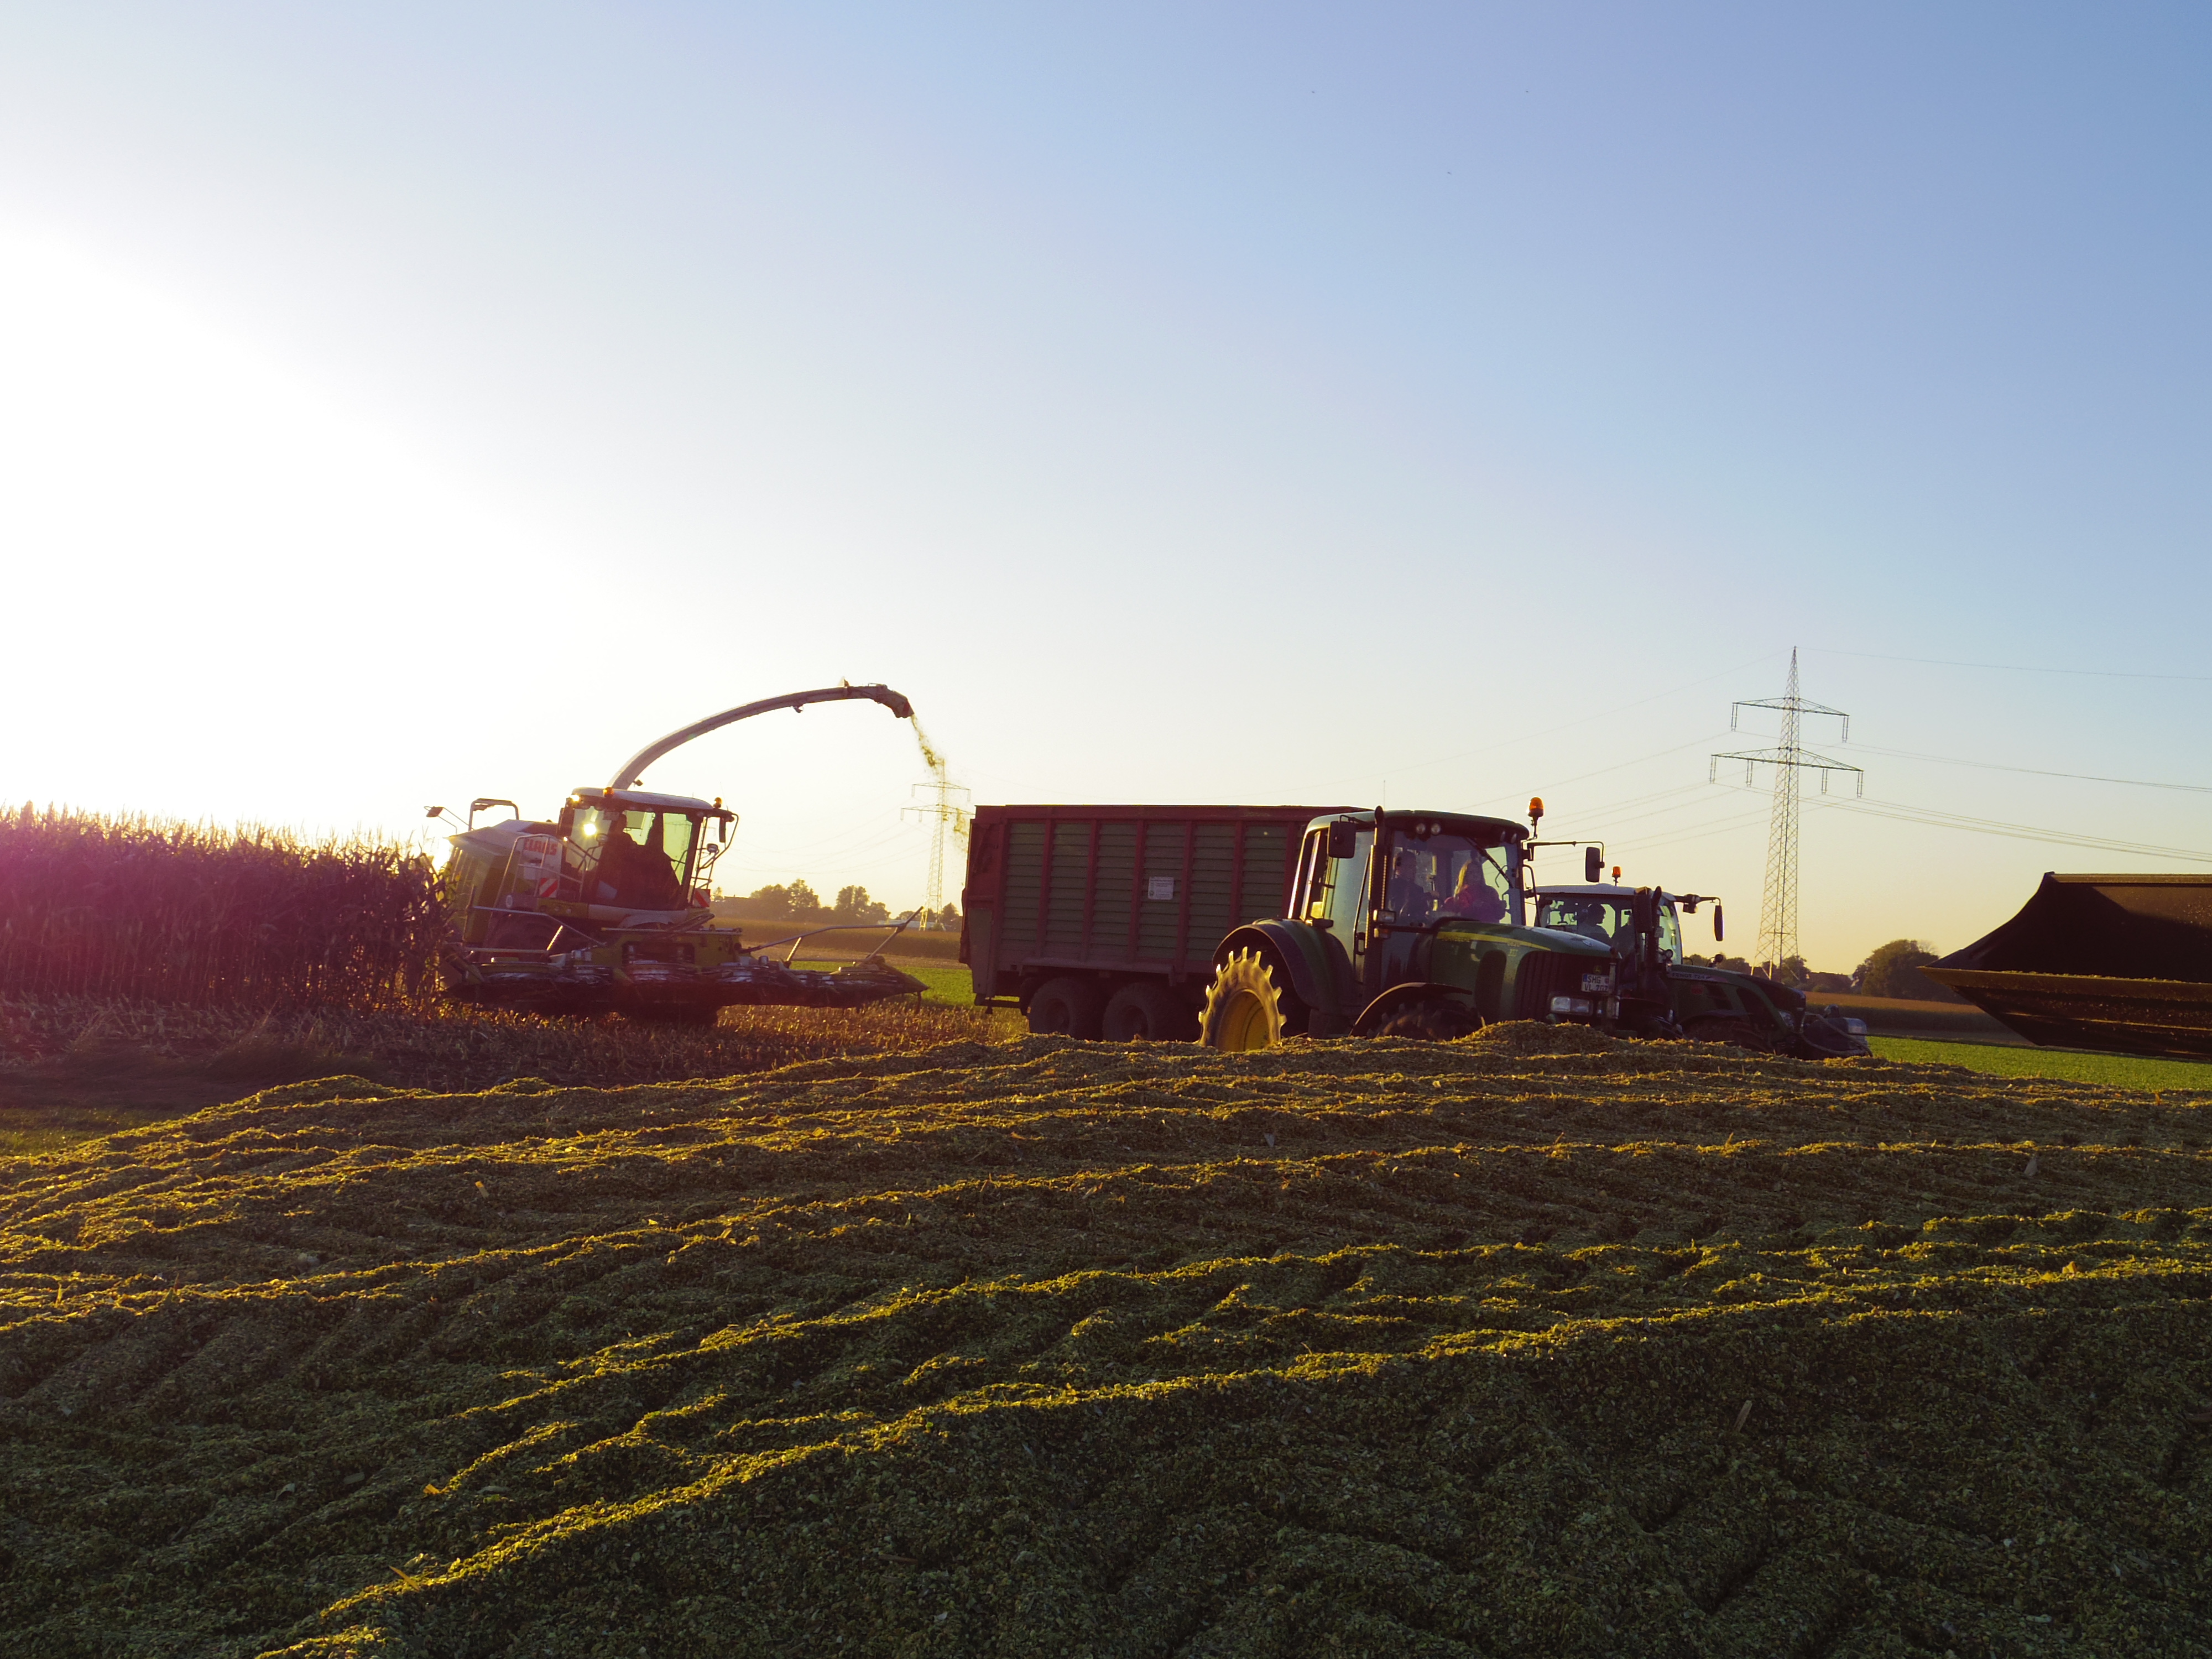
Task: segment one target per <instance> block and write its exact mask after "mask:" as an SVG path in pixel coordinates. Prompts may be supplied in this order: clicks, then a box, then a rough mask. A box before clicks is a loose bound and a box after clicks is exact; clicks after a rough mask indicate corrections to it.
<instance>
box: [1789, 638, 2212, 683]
mask: <svg viewBox="0 0 2212 1659" xmlns="http://www.w3.org/2000/svg"><path fill="white" fill-rule="evenodd" d="M1807 648H1808V650H1812V651H1816V652H1818V653H1820V654H1821V655H1822V656H1824V657H1862V658H1864V659H1866V660H1867V661H1869V662H1914V663H1919V664H1921V665H1923V666H1926V667H1929V668H1987V669H1992V670H1995V671H1997V672H1999V673H2004V674H2075V675H2080V676H2082V677H2084V678H2090V679H2101V680H2188V681H2191V682H2192V683H2197V684H2212V674H2148V673H2143V672H2141V671H2137V670H2134V669H2125V668H2054V667H2052V666H2051V665H2050V664H2048V663H2019V662H1959V661H1955V660H1954V659H1951V658H1949V657H1893V656H1890V655H1888V654H1887V653H1883V652H1880V651H1837V650H1833V649H1831V648H1830V647H1826V646H1819V645H1815V646H1810V647H1807Z"/></svg>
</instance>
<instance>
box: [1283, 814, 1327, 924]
mask: <svg viewBox="0 0 2212 1659" xmlns="http://www.w3.org/2000/svg"><path fill="white" fill-rule="evenodd" d="M1328 873H1329V871H1328V830H1326V829H1316V830H1315V831H1314V832H1313V833H1312V834H1311V835H1310V836H1307V837H1306V845H1305V851H1304V854H1302V855H1301V856H1300V858H1299V860H1298V897H1297V904H1296V905H1295V906H1294V907H1293V908H1292V909H1291V915H1294V916H1304V917H1305V918H1307V919H1308V920H1311V919H1312V918H1313V917H1315V916H1325V915H1328Z"/></svg>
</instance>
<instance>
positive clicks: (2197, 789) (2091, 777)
mask: <svg viewBox="0 0 2212 1659" xmlns="http://www.w3.org/2000/svg"><path fill="white" fill-rule="evenodd" d="M1847 746H1848V747H1850V748H1852V749H1856V750H1858V751H1859V752H1860V753H1861V754H1863V755H1888V756H1892V757H1895V758H1896V759H1898V760H1917V761H1932V762H1934V763H1936V764H1937V765H1939V766H1972V767H1976V768H1978V769H1981V770H1982V771H1984V772H2020V773H2024V774H2025V775H2027V776H2029V777H2032V778H2071V779H2072V780H2074V781H2075V782H2077V783H2123V784H2126V785H2127V786H2128V787H2130V788H2134V789H2176V790H2180V791H2182V792H2184V793H2187V794H2192V795H2212V784H2206V783H2160V782H2159V781H2156V780H2154V779H2151V778H2107V777H2100V776H2099V775H2096V774H2095V773H2092V772H2051V771H2046V770H2045V769H2043V768H2042V767H2039V766H2001V765H1999V764H1998V763H1996V762H1995V761H1972V760H1960V759H1958V758H1956V757H1954V756H1950V755H1918V754H1915V753H1913V751H1912V750H1909V749H1877V748H1875V746H1874V745H1873V744H1864V743H1854V744H1848V745H1847Z"/></svg>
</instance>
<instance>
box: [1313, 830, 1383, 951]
mask: <svg viewBox="0 0 2212 1659" xmlns="http://www.w3.org/2000/svg"><path fill="white" fill-rule="evenodd" d="M1374 843H1375V832H1374V831H1373V830H1372V829H1362V830H1361V831H1360V832H1359V834H1358V836H1356V837H1354V841H1353V847H1352V856H1351V857H1350V858H1348V859H1333V858H1329V857H1327V856H1326V854H1327V852H1328V843H1327V842H1323V843H1322V853H1323V854H1324V856H1323V857H1322V860H1321V869H1322V874H1323V877H1324V878H1325V880H1326V883H1327V884H1326V886H1322V887H1316V889H1315V890H1314V895H1313V900H1312V901H1311V902H1317V903H1318V905H1319V906H1320V908H1319V909H1318V910H1315V909H1311V908H1309V910H1308V911H1307V913H1306V914H1307V915H1323V916H1327V917H1328V919H1329V921H1331V922H1333V923H1334V925H1335V928H1336V936H1337V938H1338V939H1340V940H1341V941H1342V942H1343V945H1344V948H1345V949H1346V950H1347V951H1350V950H1352V948H1353V945H1352V939H1353V935H1355V934H1358V933H1364V932H1365V931H1366V929H1367V849H1368V848H1370V847H1371V846H1373V845H1374Z"/></svg>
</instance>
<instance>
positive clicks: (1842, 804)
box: [1722, 784, 2212, 864]
mask: <svg viewBox="0 0 2212 1659" xmlns="http://www.w3.org/2000/svg"><path fill="white" fill-rule="evenodd" d="M1722 787H1723V788H1727V789H1730V790H1734V791H1736V792H1737V793H1747V786H1745V785H1742V784H1724V785H1723V786H1722ZM1808 805H1811V806H1812V807H1813V808H1814V810H1816V811H1839V812H1856V813H1858V814H1860V815H1861V816H1863V817H1875V818H1891V819H1894V820H1895V821H1896V822H1898V823H1917V824H1922V825H1924V826H1926V827H1927V828H1929V829H1960V830H1965V831H1966V832H1968V833H1970V834H1973V835H1982V836H2002V837H2004V838H2005V839H2007V840H2012V841H2035V842H2046V843H2048V844H2050V845H2052V846H2057V847H2081V848H2088V849H2089V850H2091V851H2093V852H2100V853H2124V854H2129V855H2130V856H2131V857H2136V858H2166V859H2184V860H2188V861H2189V862H2191V863H2192V864H2212V853H2204V852H2200V851H2197V849H2196V848H2187V847H2160V846H2156V845H2154V844H2152V843H2150V842H2136V841H2120V840H2118V839H2116V838H2115V837H2112V836H2085V835H2081V834H2078V833H2076V832H2075V831H2073V830H2070V829H2045V828H2043V827H2042V826H2040V825H2038V824H2033V823H2011V822H2009V821H2008V820H2006V819H2003V818H1978V817H1968V816H1967V815H1966V814H1965V813H1963V812H1946V811H1942V810H1940V809H1939V808H1936V807H1933V806H1916V805H1912V804H1911V802H1909V801H1894V800H1883V799H1881V798H1879V797H1878V796H1869V797H1867V798H1865V799H1851V800H1825V801H1813V802H1810V803H1808Z"/></svg>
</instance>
